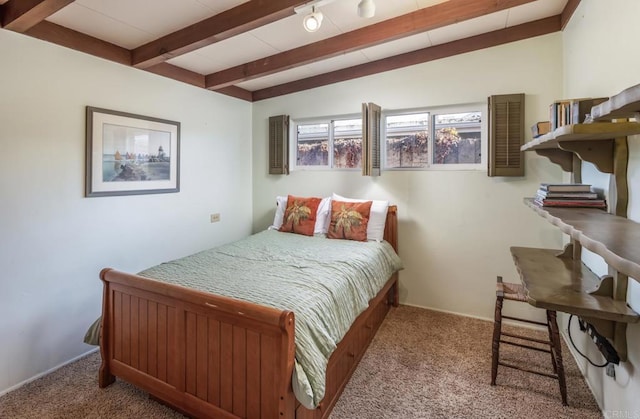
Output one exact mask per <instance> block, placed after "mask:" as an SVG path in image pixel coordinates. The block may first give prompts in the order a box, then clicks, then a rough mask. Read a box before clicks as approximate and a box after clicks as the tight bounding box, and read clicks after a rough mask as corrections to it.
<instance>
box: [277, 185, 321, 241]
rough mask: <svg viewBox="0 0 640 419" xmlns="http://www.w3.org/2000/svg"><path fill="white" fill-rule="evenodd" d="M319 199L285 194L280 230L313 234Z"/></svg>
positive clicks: (307, 234)
mask: <svg viewBox="0 0 640 419" xmlns="http://www.w3.org/2000/svg"><path fill="white" fill-rule="evenodd" d="M320 201H322V199H321V198H301V197H296V196H291V195H289V196H287V208H286V209H285V211H284V219H283V220H282V226H280V231H284V232H288V233H296V234H304V235H305V236H313V230H314V227H315V225H316V212H317V211H318V205H320Z"/></svg>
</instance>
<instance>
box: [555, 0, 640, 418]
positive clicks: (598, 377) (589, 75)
mask: <svg viewBox="0 0 640 419" xmlns="http://www.w3.org/2000/svg"><path fill="white" fill-rule="evenodd" d="M638 16H640V2H638V1H637V0H615V1H606V2H605V1H602V0H582V1H581V3H580V6H579V7H578V9H577V10H576V12H575V14H574V16H573V18H572V19H571V21H570V22H569V25H568V26H567V28H566V29H565V31H564V33H563V44H564V47H563V51H564V53H563V59H564V72H563V74H564V82H563V84H564V97H588V96H592V97H599V96H611V95H614V94H616V93H618V92H620V91H621V90H624V89H626V88H627V87H630V86H633V85H636V84H638V83H640V76H639V73H638V69H640V54H638V53H637V48H636V40H637V39H638V36H639V35H640V27H639V26H638ZM582 176H583V178H582V180H583V182H585V183H592V184H594V185H599V186H600V187H603V188H605V189H608V186H609V182H610V176H608V175H605V174H602V173H599V172H598V171H597V170H596V169H595V168H594V166H593V165H590V164H585V165H584V167H583V172H582ZM628 183H629V209H628V217H629V218H630V219H633V220H635V221H638V222H640V136H634V137H630V138H629V170H628ZM583 259H584V261H585V263H587V264H588V265H589V266H590V267H591V268H592V269H593V270H594V272H596V273H598V274H599V275H603V274H606V273H607V270H606V265H605V264H604V262H603V261H602V259H601V258H599V257H598V256H595V255H593V254H587V255H586V256H585V257H584V258H583ZM638 279H639V280H640V278H638ZM629 282H630V286H629V292H628V296H627V301H629V303H630V305H631V307H632V308H634V309H635V311H636V312H640V284H638V282H636V281H634V280H633V279H631V280H630V281H629ZM564 322H565V324H566V317H565V319H564ZM571 330H572V335H573V336H574V338H575V340H577V341H578V342H577V344H578V346H579V348H580V350H581V351H582V352H583V353H586V354H587V355H588V356H589V357H590V358H591V359H593V360H595V361H596V362H601V361H602V357H601V356H600V354H599V353H598V351H597V349H596V348H595V345H593V344H592V343H591V342H589V341H588V339H586V337H585V335H583V334H580V333H579V332H577V331H576V328H575V327H572V329H571ZM627 339H628V351H629V360H628V362H625V363H622V364H620V366H619V367H616V378H615V379H613V378H611V377H608V376H606V375H605V373H604V370H603V369H598V368H594V367H592V366H591V365H589V364H588V363H587V362H586V361H585V360H583V359H581V358H580V357H578V358H577V360H578V363H579V365H580V366H581V368H582V370H583V373H584V375H585V377H586V379H587V380H588V382H589V384H590V386H591V387H592V389H593V391H594V394H595V396H596V399H597V400H598V403H599V404H600V406H601V407H602V409H603V412H604V413H605V415H606V416H607V417H611V418H622V417H624V418H637V417H640V399H639V398H638V394H640V374H639V373H638V369H639V368H640V325H638V324H632V325H628V327H627ZM569 402H571V401H569Z"/></svg>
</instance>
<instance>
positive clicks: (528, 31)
mask: <svg viewBox="0 0 640 419" xmlns="http://www.w3.org/2000/svg"><path fill="white" fill-rule="evenodd" d="M560 28H561V16H560V15H556V16H551V17H548V18H545V19H540V20H537V21H534V22H529V23H524V24H522V25H517V26H512V27H509V28H506V29H500V30H497V31H493V32H488V33H484V34H482V35H476V36H472V37H469V38H465V39H460V40H457V41H452V42H448V43H446V44H441V45H436V46H433V47H428V48H423V49H420V50H417V51H412V52H407V53H405V54H400V55H396V56H393V57H388V58H383V59H380V60H377V61H373V62H370V63H365V64H360V65H357V66H353V67H349V68H344V69H341V70H336V71H332V72H329V73H325V74H320V75H317V76H312V77H308V78H305V79H301V80H296V81H293V82H290V83H284V84H281V85H278V86H273V87H268V88H265V89H260V90H255V91H254V92H253V101H254V102H256V101H259V100H264V99H269V98H272V97H276V96H282V95H287V94H291V93H296V92H300V91H303V90H308V89H313V88H315V87H321V86H326V85H329V84H333V83H339V82H343V81H347V80H352V79H356V78H360V77H364V76H370V75H373V74H377V73H382V72H385V71H390V70H396V69H398V68H403V67H408V66H411V65H416V64H421V63H425V62H428V61H434V60H439V59H442V58H446V57H451V56H454V55H458V54H464V53H468V52H472V51H477V50H480V49H485V48H490V47H494V46H498V45H502V44H506V43H510V42H515V41H521V40H523V39H527V38H532V37H536V36H541V35H546V34H549V33H554V32H559V31H560Z"/></svg>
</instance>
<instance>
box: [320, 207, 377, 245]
mask: <svg viewBox="0 0 640 419" xmlns="http://www.w3.org/2000/svg"><path fill="white" fill-rule="evenodd" d="M371 204H372V202H371V201H366V202H343V201H333V200H332V201H331V225H330V226H329V231H328V232H327V237H328V238H330V239H347V240H358V241H366V240H367V224H369V214H370V213H371Z"/></svg>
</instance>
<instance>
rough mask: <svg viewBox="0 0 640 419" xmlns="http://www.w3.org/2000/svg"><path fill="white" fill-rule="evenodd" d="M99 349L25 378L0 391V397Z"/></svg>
mask: <svg viewBox="0 0 640 419" xmlns="http://www.w3.org/2000/svg"><path fill="white" fill-rule="evenodd" d="M99 349H100V348H99V347H98V348H93V349H91V350H90V351H87V352H85V353H83V354H80V355H78V356H76V357H74V358H71V359H70V360H68V361H65V362H63V363H62V364H59V365H56V366H55V367H53V368H50V369H48V370H47V371H44V372H41V373H40V374H38V375H34V376H33V377H31V378H27V379H26V380H24V381H22V382H20V383H18V384H16V385H13V386H11V387H9V388H7V389H4V390H1V391H0V397H2V396H4V395H5V394H7V393H11V392H12V391H14V390H17V389H19V388H20V387H22V386H24V385H26V384H29V383H30V382H32V381H35V380H37V379H38V378H41V377H44V376H45V375H47V374H51V373H52V372H54V371H56V370H59V369H60V368H62V367H64V366H65V365H69V364H71V363H72V362H75V361H77V360H79V359H80V358H84V357H85V356H87V355H89V354H92V353H94V352H96V351H98V350H99Z"/></svg>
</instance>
